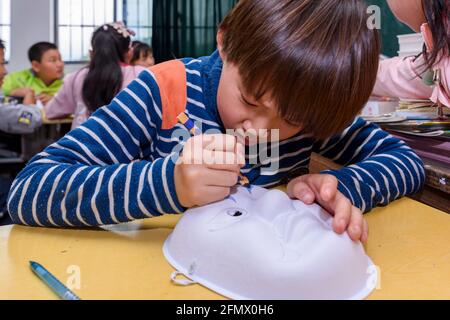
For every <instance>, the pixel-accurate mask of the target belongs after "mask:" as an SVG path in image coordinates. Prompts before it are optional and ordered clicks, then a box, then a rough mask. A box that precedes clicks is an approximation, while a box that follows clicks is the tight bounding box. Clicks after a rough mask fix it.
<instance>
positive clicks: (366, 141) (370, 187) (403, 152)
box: [313, 118, 425, 212]
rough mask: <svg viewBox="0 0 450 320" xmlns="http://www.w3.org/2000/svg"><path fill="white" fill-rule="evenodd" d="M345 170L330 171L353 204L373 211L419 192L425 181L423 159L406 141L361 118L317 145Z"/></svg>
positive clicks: (321, 153)
mask: <svg viewBox="0 0 450 320" xmlns="http://www.w3.org/2000/svg"><path fill="white" fill-rule="evenodd" d="M313 151H314V152H315V153H318V154H320V155H322V156H324V157H326V158H328V159H330V160H332V161H334V162H335V163H337V164H340V165H342V166H345V167H344V168H342V169H341V170H328V171H324V172H322V173H324V174H331V175H333V176H335V177H336V178H337V180H338V189H339V191H340V192H341V193H342V194H344V195H345V196H346V197H347V198H348V199H349V200H350V201H351V203H352V204H353V205H354V206H355V207H357V208H359V209H361V211H362V212H369V211H370V210H371V209H373V208H375V207H377V206H379V205H382V206H383V205H387V204H389V203H390V202H392V201H394V200H396V199H398V198H400V197H402V196H405V195H409V194H413V193H416V192H418V191H419V190H420V189H421V188H422V186H423V184H424V182H425V170H424V166H423V162H422V160H421V159H420V158H419V157H418V156H417V155H416V154H415V153H414V151H412V149H411V148H410V147H408V146H407V145H406V144H405V142H403V141H401V140H399V139H397V138H394V137H393V136H391V135H390V134H388V133H387V132H385V131H383V130H381V129H380V128H379V127H378V126H376V125H374V124H369V123H367V122H365V121H364V120H362V119H361V118H358V119H356V120H355V122H354V123H353V125H352V126H351V127H349V128H348V129H347V130H345V131H344V132H343V133H342V134H341V135H338V136H335V137H333V138H331V139H328V140H326V141H323V142H317V143H316V144H315V146H314V150H313Z"/></svg>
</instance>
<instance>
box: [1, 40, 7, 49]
mask: <svg viewBox="0 0 450 320" xmlns="http://www.w3.org/2000/svg"><path fill="white" fill-rule="evenodd" d="M5 49H6V48H5V42H4V41H3V40H2V39H0V50H5Z"/></svg>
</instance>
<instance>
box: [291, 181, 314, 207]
mask: <svg viewBox="0 0 450 320" xmlns="http://www.w3.org/2000/svg"><path fill="white" fill-rule="evenodd" d="M288 195H289V197H291V198H294V199H298V200H300V201H303V202H304V203H305V204H313V203H314V201H315V200H316V197H315V194H314V191H313V190H312V189H311V188H310V187H309V186H308V184H306V183H305V182H303V181H302V180H301V179H296V180H294V181H292V182H291V183H290V184H289V185H288Z"/></svg>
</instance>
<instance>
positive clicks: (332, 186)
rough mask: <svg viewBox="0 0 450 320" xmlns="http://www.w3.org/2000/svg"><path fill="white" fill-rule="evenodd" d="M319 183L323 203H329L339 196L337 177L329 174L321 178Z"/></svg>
mask: <svg viewBox="0 0 450 320" xmlns="http://www.w3.org/2000/svg"><path fill="white" fill-rule="evenodd" d="M320 180H321V181H318V183H319V185H320V197H321V198H322V200H323V201H325V202H328V201H331V200H332V199H334V198H335V197H336V195H337V194H338V192H339V191H338V181H337V179H336V177H334V176H332V175H328V174H326V175H325V174H324V175H321V176H320Z"/></svg>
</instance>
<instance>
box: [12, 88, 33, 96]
mask: <svg viewBox="0 0 450 320" xmlns="http://www.w3.org/2000/svg"><path fill="white" fill-rule="evenodd" d="M10 95H11V96H13V97H21V98H25V97H26V96H30V95H33V96H34V90H33V89H31V88H20V89H15V90H13V91H11V94H10Z"/></svg>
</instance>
